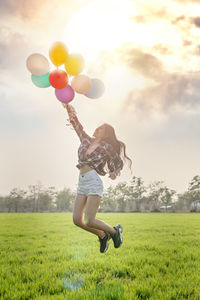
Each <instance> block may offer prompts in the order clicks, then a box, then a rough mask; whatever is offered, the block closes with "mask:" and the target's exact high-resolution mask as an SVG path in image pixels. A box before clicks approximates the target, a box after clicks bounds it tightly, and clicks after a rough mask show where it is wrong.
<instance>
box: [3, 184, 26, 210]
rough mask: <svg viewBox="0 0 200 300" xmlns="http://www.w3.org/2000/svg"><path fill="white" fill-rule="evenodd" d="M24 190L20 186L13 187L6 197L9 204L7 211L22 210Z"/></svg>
mask: <svg viewBox="0 0 200 300" xmlns="http://www.w3.org/2000/svg"><path fill="white" fill-rule="evenodd" d="M25 195H26V191H24V190H22V189H20V188H13V189H12V190H11V191H10V193H9V195H8V197H7V201H8V202H7V203H8V206H9V211H11V210H14V211H15V212H18V211H20V210H21V211H23V200H24V198H25Z"/></svg>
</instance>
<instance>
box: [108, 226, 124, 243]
mask: <svg viewBox="0 0 200 300" xmlns="http://www.w3.org/2000/svg"><path fill="white" fill-rule="evenodd" d="M113 228H114V229H115V230H116V232H115V234H114V235H111V238H112V240H113V243H114V247H115V248H119V247H120V246H121V244H122V242H123V237H122V231H123V227H122V225H121V224H117V225H116V226H115V227H113Z"/></svg>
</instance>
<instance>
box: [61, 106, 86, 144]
mask: <svg viewBox="0 0 200 300" xmlns="http://www.w3.org/2000/svg"><path fill="white" fill-rule="evenodd" d="M67 111H68V114H69V119H68V120H69V122H70V123H71V124H72V126H73V128H74V130H75V131H76V133H77V135H78V137H79V139H80V141H81V142H82V141H83V139H85V138H88V139H91V137H90V136H89V135H88V134H87V133H86V132H85V131H84V130H83V126H82V125H81V123H80V122H79V120H78V118H77V116H76V112H75V109H74V108H73V106H72V105H68V106H67Z"/></svg>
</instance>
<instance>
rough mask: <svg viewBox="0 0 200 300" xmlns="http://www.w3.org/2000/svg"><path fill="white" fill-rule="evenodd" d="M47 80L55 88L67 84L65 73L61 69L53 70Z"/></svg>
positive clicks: (61, 87)
mask: <svg viewBox="0 0 200 300" xmlns="http://www.w3.org/2000/svg"><path fill="white" fill-rule="evenodd" d="M49 82H50V84H51V86H53V87H54V88H55V89H63V88H64V87H66V86H67V85H68V76H67V73H66V72H65V71H62V70H54V71H52V72H51V73H50V75H49Z"/></svg>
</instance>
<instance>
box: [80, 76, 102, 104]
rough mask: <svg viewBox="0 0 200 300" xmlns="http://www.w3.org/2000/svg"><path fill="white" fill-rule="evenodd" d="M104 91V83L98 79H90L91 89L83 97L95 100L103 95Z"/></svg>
mask: <svg viewBox="0 0 200 300" xmlns="http://www.w3.org/2000/svg"><path fill="white" fill-rule="evenodd" d="M104 91H105V86H104V83H103V82H102V81H101V80H100V79H97V78H94V79H92V88H91V90H90V91H89V92H88V93H87V94H85V96H86V97H88V98H91V99H97V98H100V97H101V96H102V95H103V93H104Z"/></svg>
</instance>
